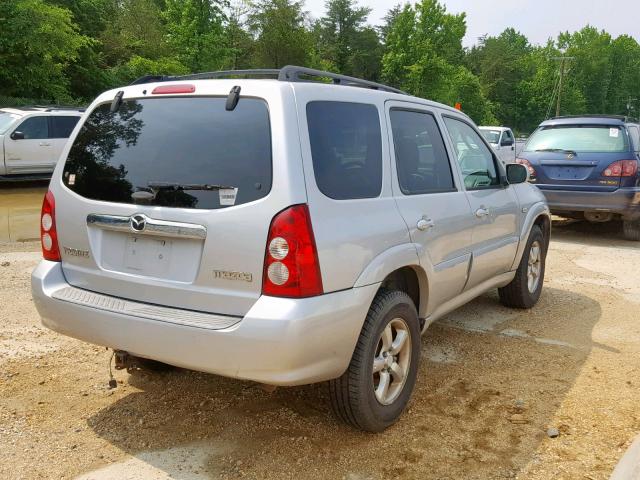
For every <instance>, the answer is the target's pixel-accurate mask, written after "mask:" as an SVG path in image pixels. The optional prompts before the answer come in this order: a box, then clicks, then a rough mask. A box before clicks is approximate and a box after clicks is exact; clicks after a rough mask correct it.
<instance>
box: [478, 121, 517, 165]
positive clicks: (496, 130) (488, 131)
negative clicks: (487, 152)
mask: <svg viewBox="0 0 640 480" xmlns="http://www.w3.org/2000/svg"><path fill="white" fill-rule="evenodd" d="M478 128H479V129H480V132H481V133H482V135H483V136H484V138H485V139H486V140H487V142H489V144H491V147H493V149H494V150H495V152H496V153H497V155H498V158H499V159H500V161H501V162H502V163H503V164H504V165H506V164H507V163H514V162H515V161H516V153H517V152H518V151H519V150H520V149H519V148H518V147H519V146H520V145H519V144H518V145H517V144H516V143H517V141H516V137H515V135H514V134H513V132H512V131H511V129H510V128H509V127H478Z"/></svg>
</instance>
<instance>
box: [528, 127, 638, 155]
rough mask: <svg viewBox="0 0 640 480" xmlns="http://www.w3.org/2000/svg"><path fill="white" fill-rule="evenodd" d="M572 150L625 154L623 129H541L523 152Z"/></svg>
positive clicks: (626, 143)
mask: <svg viewBox="0 0 640 480" xmlns="http://www.w3.org/2000/svg"><path fill="white" fill-rule="evenodd" d="M555 149H558V150H573V151H574V152H626V151H628V150H629V143H628V139H627V135H626V133H625V131H624V129H622V128H620V127H616V126H611V125H585V126H581V125H567V126H564V125H563V126H553V127H542V128H540V129H538V130H536V131H535V132H534V134H533V135H532V136H531V138H530V139H529V141H528V142H527V145H526V146H525V150H526V151H529V152H532V151H536V150H542V151H544V150H555Z"/></svg>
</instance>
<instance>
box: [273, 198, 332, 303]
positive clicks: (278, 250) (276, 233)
mask: <svg viewBox="0 0 640 480" xmlns="http://www.w3.org/2000/svg"><path fill="white" fill-rule="evenodd" d="M262 293H263V294H264V295H271V296H274V297H292V298H302V297H311V296H314V295H321V294H322V293H323V290H322V277H321V275H320V263H319V262H318V251H317V250H316V243H315V239H314V236H313V229H312V227H311V217H310V216H309V208H308V207H307V205H306V204H303V205H294V206H292V207H289V208H287V209H286V210H283V211H282V212H280V213H278V214H277V215H276V216H275V217H274V218H273V220H272V221H271V226H270V228H269V236H268V238H267V248H266V252H265V257H264V272H263V278H262Z"/></svg>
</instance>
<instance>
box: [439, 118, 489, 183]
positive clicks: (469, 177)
mask: <svg viewBox="0 0 640 480" xmlns="http://www.w3.org/2000/svg"><path fill="white" fill-rule="evenodd" d="M444 123H445V125H446V126H447V130H448V132H449V136H450V137H451V141H452V142H453V146H454V148H455V150H456V154H457V157H458V163H459V164H460V168H461V170H462V177H463V179H464V185H465V187H466V188H467V189H468V190H477V189H481V188H495V187H497V186H499V185H500V176H499V174H498V169H497V167H496V162H495V159H494V157H493V153H491V150H490V149H489V147H487V145H486V144H485V143H484V142H483V141H482V138H480V135H478V134H477V133H476V131H475V130H474V129H473V128H472V127H471V126H470V125H468V124H467V123H465V122H463V121H462V120H458V119H456V118H452V117H444Z"/></svg>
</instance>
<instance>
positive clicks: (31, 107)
mask: <svg viewBox="0 0 640 480" xmlns="http://www.w3.org/2000/svg"><path fill="white" fill-rule="evenodd" d="M18 108H19V109H21V110H42V111H44V112H53V111H54V110H72V111H78V112H84V111H85V110H86V107H74V106H72V105H24V106H22V107H18Z"/></svg>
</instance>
